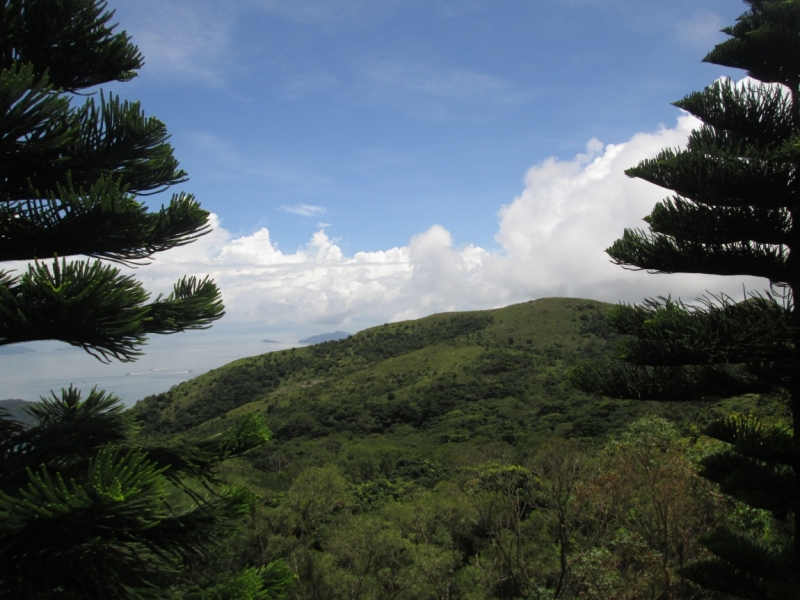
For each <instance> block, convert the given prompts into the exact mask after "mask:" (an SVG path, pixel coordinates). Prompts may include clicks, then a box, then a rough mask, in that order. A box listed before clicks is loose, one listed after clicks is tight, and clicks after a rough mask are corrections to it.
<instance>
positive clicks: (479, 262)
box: [138, 116, 766, 329]
mask: <svg viewBox="0 0 800 600" xmlns="http://www.w3.org/2000/svg"><path fill="white" fill-rule="evenodd" d="M697 125H698V121H696V120H695V119H694V118H693V117H690V116H681V117H680V118H679V119H678V121H677V123H676V124H675V126H674V127H671V128H667V127H663V128H661V129H660V130H658V131H656V132H652V133H640V134H637V135H635V136H634V137H633V138H631V139H630V140H628V141H627V142H625V143H623V144H608V145H604V144H603V143H601V142H600V141H598V140H591V141H590V142H589V143H588V144H587V146H586V151H585V152H584V153H580V154H578V155H577V156H575V157H574V158H572V159H571V160H560V159H556V158H549V159H547V160H545V161H542V162H541V163H539V164H537V165H535V166H533V167H532V168H531V169H530V170H529V171H528V173H527V175H526V178H525V189H524V190H523V191H522V193H521V194H520V195H519V196H517V197H516V198H514V199H513V200H512V201H511V202H510V203H509V204H507V205H505V206H503V207H501V208H500V210H499V213H498V216H499V226H498V230H497V233H496V236H495V239H496V240H497V242H498V243H499V244H500V246H501V248H502V251H501V252H489V251H487V250H485V249H483V248H480V247H477V246H474V245H458V244H456V241H455V240H454V239H453V236H452V234H451V233H450V232H449V231H448V230H447V229H445V228H444V227H443V226H441V225H433V226H431V227H430V228H429V229H428V230H427V231H423V232H421V233H419V234H417V235H415V236H413V237H412V238H411V239H410V241H409V243H408V244H407V245H406V246H404V247H395V248H389V249H386V250H382V251H379V252H356V253H355V254H354V255H353V256H345V255H344V254H343V252H342V250H341V249H340V248H339V246H337V245H336V243H335V240H332V239H331V238H330V237H328V235H327V234H326V233H325V230H324V229H322V228H321V229H320V230H319V231H317V232H316V233H315V234H314V235H313V236H312V238H311V240H310V241H309V242H308V244H307V245H306V246H305V247H303V248H301V249H299V250H297V251H296V252H293V253H284V252H282V251H280V250H279V249H278V248H277V245H276V244H275V243H274V242H273V241H272V240H271V238H270V233H269V231H268V230H267V229H260V230H259V231H257V232H255V233H253V234H252V235H247V236H241V237H234V236H232V235H231V234H230V233H229V232H228V231H226V230H225V229H224V228H222V227H220V226H219V223H218V220H217V218H216V217H214V223H213V224H214V231H213V232H212V233H211V234H210V235H208V236H205V237H204V238H202V239H201V240H199V241H198V242H196V243H195V244H192V245H190V246H185V247H182V248H176V249H173V250H170V251H169V252H165V253H163V254H161V255H159V256H158V257H157V259H156V262H155V263H154V264H153V265H151V266H149V267H147V268H145V269H142V270H141V271H140V272H139V273H138V275H139V277H141V278H142V279H144V280H145V282H146V283H147V284H148V286H149V287H150V288H151V289H154V290H160V289H167V288H168V286H169V284H170V282H171V281H173V280H174V279H177V278H178V277H180V276H181V275H183V274H184V273H190V274H209V275H211V276H212V277H214V278H215V279H216V280H217V282H218V283H219V285H220V287H221V289H222V291H223V295H224V298H225V304H226V307H227V310H228V313H229V317H228V318H229V319H231V320H238V321H257V322H260V323H262V324H265V325H279V324H289V323H292V322H295V323H306V324H308V323H320V324H329V325H337V326H339V325H349V326H350V327H352V328H354V329H355V328H358V327H359V326H366V325H370V324H375V323H381V322H385V321H388V320H403V319H411V318H418V317H421V316H424V315H428V314H431V313H434V312H441V311H449V310H468V309H485V308H493V307H499V306H504V305H507V304H511V303H514V302H522V301H526V300H530V299H534V298H540V297H546V296H572V297H582V298H593V299H598V300H606V301H612V302H616V301H621V300H622V301H630V302H638V301H641V300H642V299H643V298H644V297H647V296H657V295H665V294H671V295H672V296H673V297H682V298H683V299H685V300H690V301H691V300H693V299H695V298H697V297H698V296H700V295H702V294H703V293H704V292H705V291H706V290H708V291H711V292H714V293H718V292H726V293H729V294H731V295H733V296H735V297H737V296H740V295H741V293H742V292H741V290H742V287H741V286H742V284H743V283H744V284H745V285H746V287H747V289H748V290H761V289H763V288H764V287H765V286H766V282H765V281H763V280H756V279H752V278H723V277H715V276H704V275H687V274H676V275H660V276H656V275H650V274H647V273H642V272H631V271H627V270H625V269H622V268H620V267H617V266H615V265H612V264H611V263H610V262H609V260H608V256H607V255H606V254H605V253H604V252H603V250H604V249H605V248H606V247H608V246H609V245H610V244H611V243H612V242H613V241H614V240H615V239H616V238H618V237H619V235H620V234H621V233H622V230H623V229H624V228H625V227H640V226H642V225H643V223H642V221H641V219H642V217H644V216H645V215H646V214H648V213H649V212H650V210H651V209H652V206H653V204H654V203H655V202H657V201H658V200H660V199H662V198H663V197H665V196H666V195H668V194H669V192H668V191H665V190H663V189H660V188H657V187H655V186H653V185H650V184H647V183H645V182H643V181H641V180H637V179H629V178H628V177H626V176H625V174H624V169H626V168H628V167H630V166H632V165H635V164H637V163H638V162H639V161H640V160H642V159H643V158H647V157H652V156H654V155H655V154H656V153H657V152H658V151H659V150H660V149H662V148H664V147H679V146H681V145H683V144H685V142H686V139H687V136H688V134H689V132H690V131H691V129H692V128H693V127H696V126H697ZM301 206H302V205H301ZM313 208H316V207H309V213H310V214H313V210H311V209H313Z"/></svg>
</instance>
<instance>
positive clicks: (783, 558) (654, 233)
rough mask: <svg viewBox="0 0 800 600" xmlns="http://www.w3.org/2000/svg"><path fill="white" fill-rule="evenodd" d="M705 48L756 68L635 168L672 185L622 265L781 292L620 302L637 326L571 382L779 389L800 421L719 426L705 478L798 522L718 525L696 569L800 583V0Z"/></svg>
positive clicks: (674, 389)
mask: <svg viewBox="0 0 800 600" xmlns="http://www.w3.org/2000/svg"><path fill="white" fill-rule="evenodd" d="M746 4H747V5H748V6H749V10H748V11H747V12H745V13H744V14H742V15H741V16H740V17H739V18H738V19H737V21H736V23H735V24H734V25H733V26H731V27H727V28H725V29H724V30H723V31H724V33H726V34H727V35H728V36H729V39H728V40H727V41H725V42H723V43H721V44H719V45H717V46H716V47H715V48H714V49H713V50H712V51H711V52H710V53H709V54H708V55H707V56H706V57H705V59H704V60H705V61H706V62H710V63H714V64H718V65H722V66H727V67H733V68H737V69H744V70H746V71H747V76H748V78H747V79H744V80H743V81H739V82H734V81H731V80H730V79H724V78H723V79H720V80H718V81H716V82H715V83H713V84H712V85H711V86H709V87H707V88H706V89H705V90H703V91H702V92H695V93H693V94H690V95H688V96H687V97H685V98H684V99H683V100H680V101H678V102H676V103H675V105H676V106H678V107H679V108H682V109H683V110H685V111H687V112H689V113H691V114H692V115H694V116H696V117H697V118H698V119H700V120H701V121H702V125H701V126H700V127H699V128H698V129H696V130H694V131H693V132H692V133H691V135H690V137H689V140H688V143H687V145H686V147H685V148H683V149H665V150H663V151H662V152H660V153H659V154H658V155H657V156H656V157H655V158H652V159H648V160H644V161H642V162H641V163H640V164H639V165H637V166H636V167H634V168H632V169H629V170H628V171H626V173H627V174H628V175H629V176H630V177H638V178H641V179H644V180H645V181H649V182H651V183H654V184H656V185H659V186H661V187H664V188H666V189H668V190H672V191H673V192H674V195H672V196H671V197H668V198H666V199H665V200H663V201H661V202H659V203H658V204H656V206H655V207H654V208H653V211H652V212H651V213H650V215H649V216H648V217H646V218H645V221H646V222H647V225H648V228H647V230H630V229H629V230H625V232H624V234H623V236H622V238H621V239H619V240H617V241H616V242H615V243H614V244H613V245H612V246H611V247H610V248H609V249H608V250H607V253H608V254H609V256H610V257H611V259H612V261H613V262H615V263H616V264H618V265H621V266H623V267H626V268H631V269H643V270H647V271H649V272H655V273H677V272H682V273H708V274H716V275H728V276H741V275H750V276H755V277H762V278H765V279H767V280H768V281H769V283H770V289H769V290H765V291H764V292H763V293H758V294H750V295H749V296H748V297H747V298H745V299H744V300H743V301H740V302H736V301H734V300H733V299H732V298H730V297H728V296H725V295H719V296H706V297H704V298H702V299H701V301H700V302H699V303H694V304H689V303H685V302H682V301H680V300H673V299H672V298H669V297H667V298H660V299H657V300H655V299H651V300H647V301H645V303H644V304H642V305H638V306H637V305H620V306H618V307H617V308H616V309H615V310H614V311H612V313H611V315H610V316H609V319H608V323H609V325H610V326H611V328H612V329H614V330H615V331H616V332H617V333H620V334H623V335H624V336H626V337H625V339H624V340H623V341H622V342H621V343H620V345H619V348H618V360H616V361H611V362H606V363H592V364H588V363H587V364H584V365H582V366H580V367H578V368H576V369H575V370H574V371H573V372H572V379H573V381H574V382H576V383H577V385H578V386H579V387H581V388H583V389H584V390H587V391H592V392H596V393H600V394H603V395H606V396H611V397H617V398H642V399H652V400H670V401H683V402H685V401H692V400H713V399H721V398H731V397H734V396H739V395H742V394H748V393H751V394H771V395H773V396H777V397H779V398H782V399H783V400H784V401H785V406H786V409H787V412H788V413H790V414H791V417H790V418H791V423H788V424H786V423H780V422H775V423H769V422H762V421H760V420H758V419H755V418H751V417H732V418H728V419H724V420H721V421H718V422H716V423H714V424H713V425H712V426H711V427H710V428H709V429H708V431H707V433H708V434H709V435H711V436H712V437H715V438H717V439H719V440H721V441H723V442H725V443H726V449H725V450H724V451H722V452H720V453H717V454H715V455H713V456H710V457H708V458H707V459H705V461H704V473H703V474H704V475H705V476H706V477H708V478H709V479H711V480H713V481H715V482H717V483H719V485H720V487H721V489H722V491H724V492H725V493H727V494H729V495H731V496H732V497H734V498H736V499H737V500H738V501H740V502H742V503H743V504H744V505H746V506H750V507H752V508H754V509H760V510H765V511H769V512H770V513H771V514H772V515H773V516H774V517H775V518H776V519H777V520H778V521H780V522H782V523H784V524H785V525H786V526H788V527H793V528H794V529H793V533H792V534H791V535H790V536H789V537H790V538H792V539H790V540H789V542H788V543H786V544H784V545H782V546H780V547H771V548H766V547H764V546H762V545H759V544H757V543H755V542H753V541H752V540H750V539H748V538H747V536H746V534H745V533H744V532H741V531H734V530H732V529H725V530H718V531H717V532H716V533H714V534H712V535H709V536H707V537H706V538H705V542H706V545H707V547H708V549H709V550H710V551H711V552H712V554H713V555H714V558H711V559H708V560H705V561H701V562H697V563H695V564H694V565H692V566H689V567H688V568H686V569H685V570H684V573H685V574H686V576H688V577H690V578H692V579H694V580H696V581H698V582H700V583H702V584H703V585H706V586H708V587H710V588H713V589H717V590H720V591H726V592H728V593H731V594H734V595H737V596H740V597H743V598H796V597H798V596H800V580H798V577H800V562H798V561H800V551H799V550H800V529H798V528H797V527H798V524H797V521H796V516H797V513H798V508H800V506H799V505H798V504H799V502H800V501H799V500H798V494H797V489H798V475H800V454H799V453H798V447H800V446H798V437H797V432H798V425H800V354H798V350H797V349H798V342H800V328H798V324H799V319H800V314H799V313H798V311H797V308H796V304H795V302H796V298H797V295H798V293H799V292H800V263H799V262H798V256H800V230H799V229H798V224H797V221H796V219H797V218H798V215H797V211H798V210H800V187H798V177H797V175H798V166H800V154H798V148H799V147H800V146H798V140H800V113H799V112H798V110H800V105H799V104H798V86H799V85H800V2H798V1H797V0H746Z"/></svg>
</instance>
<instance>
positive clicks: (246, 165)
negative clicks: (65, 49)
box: [107, 0, 759, 330]
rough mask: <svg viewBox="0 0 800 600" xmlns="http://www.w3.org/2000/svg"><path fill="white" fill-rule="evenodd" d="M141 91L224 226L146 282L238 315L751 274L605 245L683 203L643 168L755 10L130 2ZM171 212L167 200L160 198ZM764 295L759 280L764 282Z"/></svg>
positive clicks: (124, 88)
mask: <svg viewBox="0 0 800 600" xmlns="http://www.w3.org/2000/svg"><path fill="white" fill-rule="evenodd" d="M109 6H110V8H115V9H116V10H117V14H116V17H115V20H116V21H118V22H119V23H120V28H121V29H126V30H127V31H128V32H129V33H130V34H131V35H132V37H133V41H134V43H136V44H137V45H139V47H140V49H141V50H142V52H143V53H144V55H145V60H146V65H145V67H144V69H143V70H142V71H141V73H140V76H139V77H138V78H137V79H136V80H134V81H133V82H131V83H127V84H124V85H114V86H110V88H107V89H111V90H112V91H114V92H115V93H119V94H120V95H122V96H123V97H125V98H129V99H131V100H141V102H142V105H143V108H144V109H145V111H146V112H147V113H148V114H150V115H155V116H158V117H159V118H160V119H162V120H163V121H164V122H165V123H166V124H167V126H168V128H169V130H170V132H171V133H172V136H173V138H172V141H173V144H174V147H175V152H176V156H177V157H178V159H179V160H180V161H181V164H182V166H183V167H184V168H185V169H186V170H187V171H188V173H189V175H190V177H191V179H190V181H189V182H187V183H186V184H184V185H183V186H182V189H184V190H186V191H190V192H193V193H194V194H196V196H197V198H198V199H199V201H200V202H201V204H202V205H203V206H204V207H205V208H207V209H208V210H210V211H212V212H213V213H214V223H215V225H216V229H215V231H214V233H213V234H212V235H211V236H208V237H207V238H205V239H204V240H203V241H202V242H199V243H197V244H195V245H193V246H189V247H187V248H185V249H181V250H179V251H171V252H170V253H167V254H165V255H164V256H161V257H159V258H157V260H156V262H155V263H154V264H153V265H152V266H149V267H146V268H143V269H140V270H139V272H138V274H137V275H138V276H139V277H140V278H142V279H143V280H144V281H145V282H146V283H147V285H148V286H149V287H150V288H151V289H153V290H154V291H162V290H164V289H168V286H169V282H170V281H172V280H174V279H175V278H177V276H179V275H180V274H182V273H197V274H204V273H210V274H212V275H213V276H214V277H215V278H216V279H217V281H218V282H219V283H220V285H221V287H222V290H223V293H224V295H225V301H226V306H227V307H228V309H229V315H228V316H227V317H226V322H227V323H229V324H235V323H242V324H244V323H250V324H259V325H264V326H267V327H272V328H291V327H296V326H303V327H312V326H313V327H314V328H317V329H323V330H324V329H326V328H334V327H335V328H340V329H341V328H345V329H347V328H349V329H350V330H357V329H359V328H361V327H364V326H367V325H372V324H376V323H381V322H384V321H388V320H398V319H403V318H416V317H419V316H424V315H425V314H430V313H432V312H439V311H442V310H455V309H479V308H491V307H495V306H502V305H505V304H510V303H513V302H519V301H524V300H528V299H531V298H535V297H541V296H549V295H569V296H583V297H593V298H598V299H603V300H612V301H614V300H631V301H638V300H641V298H642V297H644V296H646V295H654V294H665V293H669V292H672V293H673V294H674V295H685V296H687V297H691V298H694V297H696V296H697V295H699V294H701V293H703V291H704V290H705V289H710V290H712V291H719V290H720V289H725V290H737V289H738V290H741V282H740V281H738V280H737V281H731V280H725V281H718V280H716V281H715V280H712V279H710V278H698V277H688V276H680V275H676V276H669V278H667V277H655V276H647V275H644V274H631V273H627V272H625V271H624V270H622V269H620V268H618V267H612V266H611V265H608V263H607V259H606V257H605V255H604V254H603V252H602V251H603V248H605V247H607V246H608V245H610V243H611V242H613V240H614V239H615V238H616V237H618V236H619V235H620V234H621V233H622V229H623V228H624V227H626V226H629V227H630V226H640V225H641V221H640V219H641V217H642V216H644V215H645V214H647V213H648V212H649V209H650V207H651V206H652V204H653V203H654V202H655V201H657V200H658V199H660V198H661V197H663V196H665V195H666V193H665V192H664V191H662V190H658V189H657V188H654V187H653V186H648V185H647V184H643V183H642V182H635V181H630V180H628V179H627V178H625V177H624V175H622V170H623V169H624V168H626V167H629V166H632V165H633V164H636V162H638V160H640V159H641V158H644V157H646V156H652V155H653V154H654V153H655V152H657V151H658V149H659V148H661V147H664V146H670V145H671V146H678V145H680V144H682V143H683V140H685V137H686V134H687V133H688V131H689V130H690V129H691V127H692V126H694V125H695V124H696V123H695V122H693V121H692V120H691V119H689V118H687V117H686V116H681V113H680V111H678V109H676V108H674V107H672V106H671V105H670V102H672V101H674V100H677V99H679V98H681V97H683V96H684V95H686V94H688V93H690V92H692V91H694V90H698V89H701V88H702V87H704V86H705V85H708V84H710V83H711V82H712V81H713V80H714V79H716V78H718V77H721V76H731V77H734V78H737V79H739V78H741V77H742V76H743V74H742V73H741V72H735V71H727V70H725V69H723V68H721V67H718V66H714V65H707V64H702V63H701V62H700V61H701V59H702V57H703V56H704V55H705V53H706V52H707V51H708V50H710V49H711V47H712V46H713V45H714V44H715V43H717V42H719V41H721V40H723V39H724V35H723V34H720V33H719V29H720V28H721V27H723V26H725V25H727V24H730V23H732V22H733V20H734V19H735V17H736V16H738V15H739V14H740V13H741V12H743V11H744V10H745V8H746V7H745V5H744V4H743V3H742V2H738V1H734V0H724V1H723V0H705V1H702V2H698V1H696V0H695V1H684V0H670V1H669V2H667V1H662V0H647V1H643V0H552V1H551V0H536V1H533V0H527V1H523V0H505V1H503V2H489V1H483V0H460V1H458V2H450V1H444V0H443V1H438V2H437V1H432V2H421V1H416V0H407V1H406V0H385V1H381V0H324V1H312V0H294V1H288V0H229V1H223V0H126V1H125V2H122V1H121V0H111V1H110V2H109ZM159 200H160V199H159V198H156V199H154V200H153V201H154V202H156V203H157V202H159ZM749 283H750V287H754V286H755V287H759V286H757V285H755V283H754V282H749Z"/></svg>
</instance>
